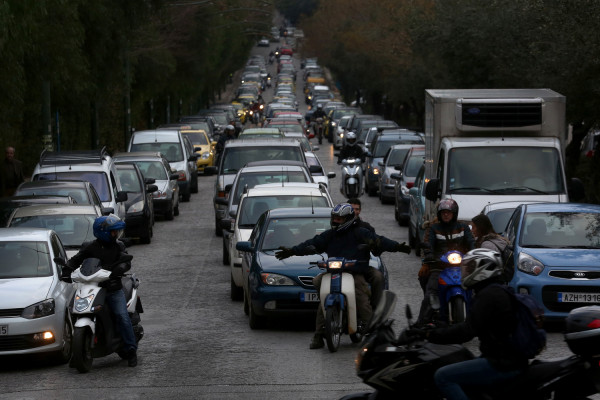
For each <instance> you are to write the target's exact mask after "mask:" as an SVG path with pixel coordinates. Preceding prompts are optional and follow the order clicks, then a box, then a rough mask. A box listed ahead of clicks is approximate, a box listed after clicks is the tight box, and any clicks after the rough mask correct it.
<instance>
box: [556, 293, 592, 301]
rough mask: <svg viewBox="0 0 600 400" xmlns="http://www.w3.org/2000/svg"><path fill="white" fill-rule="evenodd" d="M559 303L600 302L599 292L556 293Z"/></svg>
mask: <svg viewBox="0 0 600 400" xmlns="http://www.w3.org/2000/svg"><path fill="white" fill-rule="evenodd" d="M558 302H559V303H600V293H569V292H565V293H560V292H559V293H558Z"/></svg>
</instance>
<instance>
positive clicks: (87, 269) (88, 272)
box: [79, 258, 102, 276]
mask: <svg viewBox="0 0 600 400" xmlns="http://www.w3.org/2000/svg"><path fill="white" fill-rule="evenodd" d="M101 269H102V263H101V261H100V259H98V258H86V259H85V260H83V262H82V263H81V268H80V270H79V271H80V273H81V275H83V276H92V275H94V274H95V273H96V272H98V271H99V270H101Z"/></svg>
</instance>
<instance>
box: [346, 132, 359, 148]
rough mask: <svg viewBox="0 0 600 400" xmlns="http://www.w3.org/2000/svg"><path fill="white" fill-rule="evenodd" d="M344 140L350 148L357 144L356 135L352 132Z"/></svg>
mask: <svg viewBox="0 0 600 400" xmlns="http://www.w3.org/2000/svg"><path fill="white" fill-rule="evenodd" d="M344 140H345V142H346V144H347V145H348V146H354V145H355V144H356V133H354V132H352V131H350V132H348V133H346V135H345V136H344Z"/></svg>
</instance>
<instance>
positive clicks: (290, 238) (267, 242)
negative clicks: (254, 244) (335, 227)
mask: <svg viewBox="0 0 600 400" xmlns="http://www.w3.org/2000/svg"><path fill="white" fill-rule="evenodd" d="M330 228H331V226H330V219H329V218H280V219H272V220H271V221H269V226H268V227H267V233H266V234H265V237H264V239H263V242H262V246H261V250H276V249H278V248H279V247H280V246H285V247H292V246H295V245H297V244H298V243H302V242H304V241H305V240H308V239H312V238H313V237H315V235H319V234H321V233H323V232H325V231H326V230H328V229H330Z"/></svg>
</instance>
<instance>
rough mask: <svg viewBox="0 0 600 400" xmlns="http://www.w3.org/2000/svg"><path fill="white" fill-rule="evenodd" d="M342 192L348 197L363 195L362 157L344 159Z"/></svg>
mask: <svg viewBox="0 0 600 400" xmlns="http://www.w3.org/2000/svg"><path fill="white" fill-rule="evenodd" d="M340 192H341V193H342V194H343V195H344V197H346V198H347V199H351V198H353V197H360V196H362V195H363V193H364V185H363V169H362V162H361V160H360V158H348V159H345V160H342V179H341V185H340Z"/></svg>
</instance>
